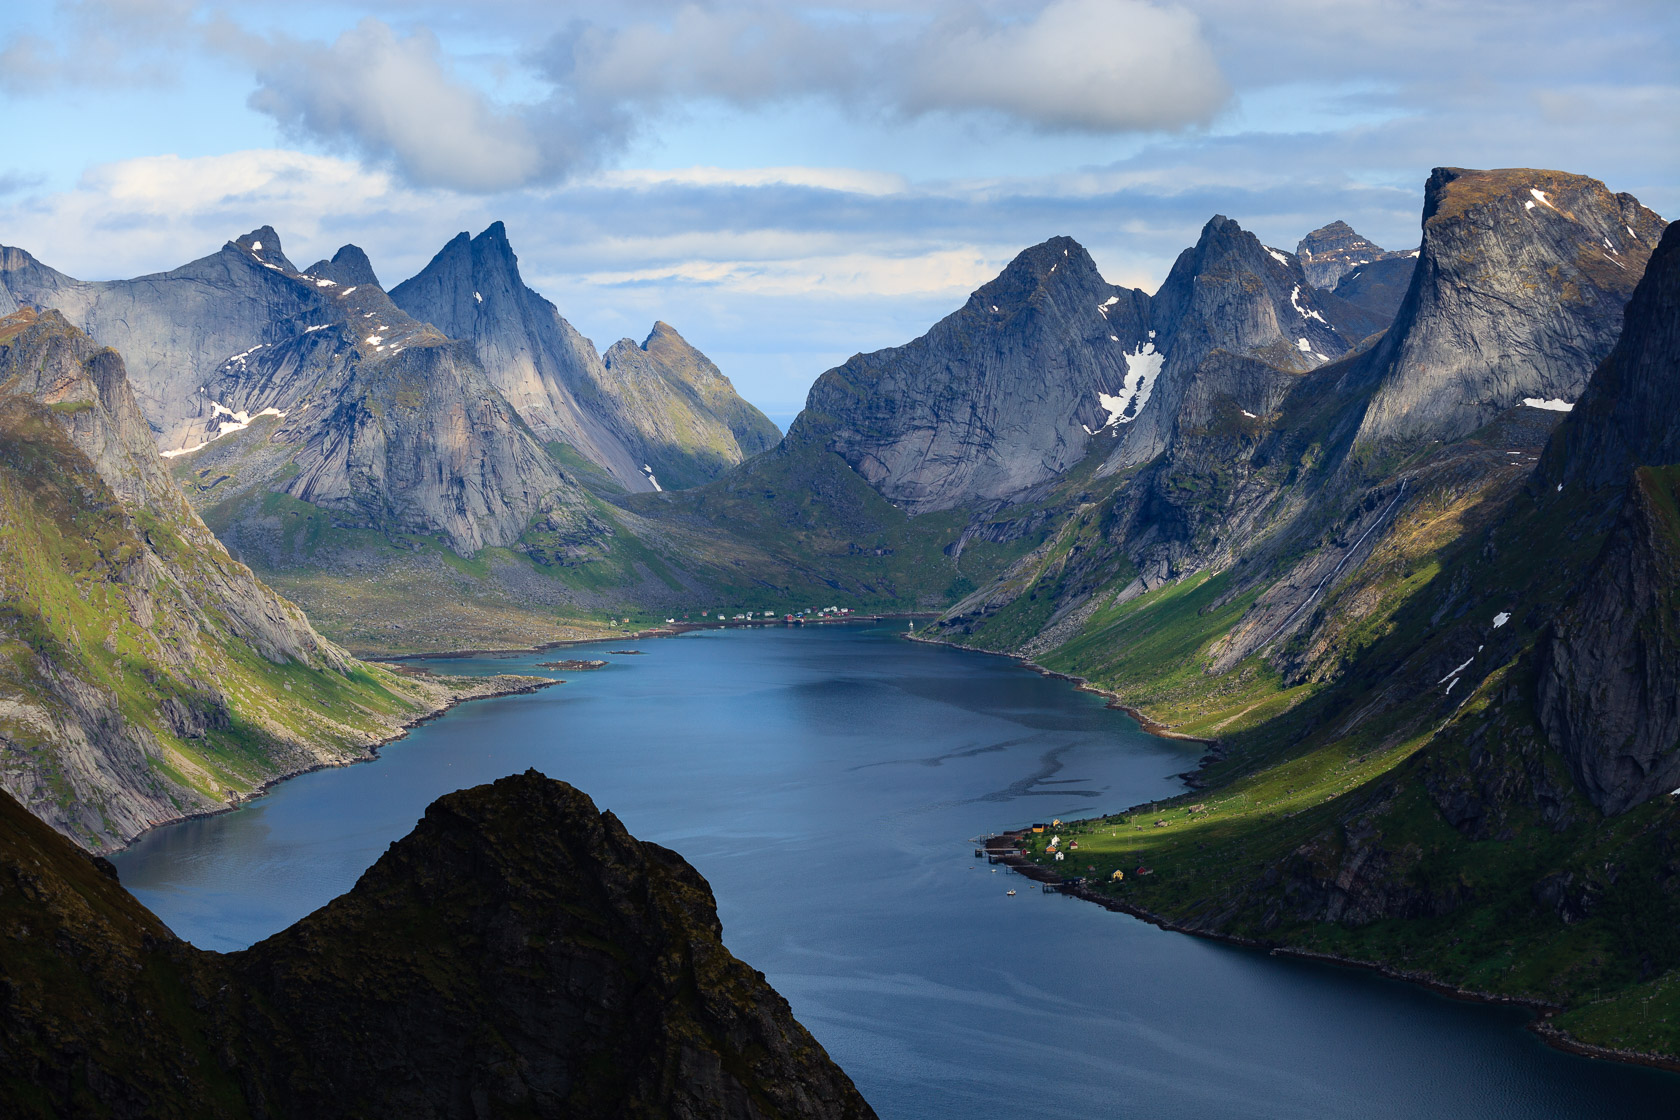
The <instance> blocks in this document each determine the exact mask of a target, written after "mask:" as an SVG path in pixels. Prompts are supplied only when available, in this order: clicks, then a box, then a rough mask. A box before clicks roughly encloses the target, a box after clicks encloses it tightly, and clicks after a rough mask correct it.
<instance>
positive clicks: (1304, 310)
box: [1289, 284, 1330, 327]
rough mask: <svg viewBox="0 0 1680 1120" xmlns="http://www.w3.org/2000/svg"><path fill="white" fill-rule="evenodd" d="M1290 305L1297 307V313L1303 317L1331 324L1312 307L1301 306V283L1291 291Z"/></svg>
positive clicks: (1326, 324) (1327, 324)
mask: <svg viewBox="0 0 1680 1120" xmlns="http://www.w3.org/2000/svg"><path fill="white" fill-rule="evenodd" d="M1289 305H1290V306H1291V307H1293V308H1294V309H1295V313H1296V314H1297V315H1299V316H1301V318H1303V319H1317V320H1318V321H1319V322H1321V323H1323V324H1324V325H1325V326H1327V327H1328V326H1329V325H1330V321H1329V320H1328V319H1326V318H1325V317H1324V316H1322V315H1320V314H1319V313H1318V312H1316V311H1314V310H1313V309H1312V308H1310V307H1302V306H1301V285H1299V284H1297V285H1295V290H1294V291H1292V292H1290V293H1289Z"/></svg>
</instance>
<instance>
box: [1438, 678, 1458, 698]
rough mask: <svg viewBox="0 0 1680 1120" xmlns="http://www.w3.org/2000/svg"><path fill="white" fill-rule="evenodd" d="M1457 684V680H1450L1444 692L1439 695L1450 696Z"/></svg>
mask: <svg viewBox="0 0 1680 1120" xmlns="http://www.w3.org/2000/svg"><path fill="white" fill-rule="evenodd" d="M1457 683H1458V678H1457V677H1454V678H1453V679H1452V680H1450V681H1448V682H1447V688H1446V691H1445V692H1443V693H1441V695H1442V696H1451V695H1452V690H1453V686H1454V685H1456V684H1457Z"/></svg>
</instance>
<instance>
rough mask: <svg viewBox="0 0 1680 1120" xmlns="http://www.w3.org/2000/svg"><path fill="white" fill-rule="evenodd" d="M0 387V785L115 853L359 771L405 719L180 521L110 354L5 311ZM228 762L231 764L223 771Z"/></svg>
mask: <svg viewBox="0 0 1680 1120" xmlns="http://www.w3.org/2000/svg"><path fill="white" fill-rule="evenodd" d="M0 385H3V386H4V388H3V389H0V646H3V647H4V648H7V649H8V650H9V653H8V656H7V657H6V659H5V664H4V666H3V667H0V785H3V786H4V787H5V788H6V789H7V790H9V791H11V792H12V793H13V794H14V795H15V796H17V797H18V798H19V799H20V800H22V801H23V802H24V803H25V804H26V805H28V806H29V807H30V809H31V810H32V811H34V812H35V813H36V814H37V815H39V816H40V817H41V818H42V819H43V820H46V821H48V822H49V823H51V824H52V825H54V826H55V827H57V828H59V829H61V830H62V831H64V832H65V833H66V834H68V835H70V836H72V837H74V838H75V839H77V840H78V841H79V842H81V843H83V844H86V845H90V846H95V847H100V846H109V845H111V844H113V843H120V842H123V841H126V840H127V839H129V838H131V837H133V836H134V835H135V834H137V833H138V832H140V831H142V830H144V829H145V828H146V827H147V826H148V825H149V824H151V823H154V822H156V821H161V820H168V819H174V818H176V817H178V816H180V815H181V814H182V813H183V812H192V811H202V810H204V809H209V808H215V807H219V806H221V805H222V804H224V803H225V798H226V795H227V794H228V792H229V791H230V790H232V791H235V792H247V791H249V790H250V789H251V788H253V786H254V785H256V784H259V783H260V782H261V781H262V780H263V779H264V778H266V777H269V776H272V775H274V774H277V773H286V772H291V771H295V770H298V769H302V768H306V767H308V766H311V765H319V764H321V763H323V762H329V761H341V760H344V759H346V758H349V757H355V756H357V755H359V754H361V753H362V751H363V750H364V749H365V746H366V744H367V743H369V742H371V741H375V740H377V739H379V738H383V737H385V736H387V735H389V734H391V733H392V732H393V731H394V730H395V723H396V722H398V721H400V719H401V718H404V716H403V715H402V714H399V713H409V712H412V711H413V710H414V707H413V706H412V704H411V703H410V702H409V701H408V700H406V699H404V698H401V697H398V696H396V695H394V694H392V693H391V692H390V691H389V690H388V689H387V688H386V686H385V685H383V684H381V683H379V682H378V680H376V679H373V678H368V679H364V680H362V681H361V682H360V683H354V682H352V681H351V679H350V676H349V674H350V673H351V671H352V668H353V664H354V663H353V662H352V661H351V660H350V658H349V657H348V656H347V655H346V654H345V653H344V652H343V651H342V650H340V649H339V648H338V647H337V646H334V645H333V644H332V643H330V642H327V641H326V640H324V639H323V638H321V637H320V636H319V635H317V634H316V633H315V631H314V630H313V629H312V628H311V627H310V625H309V622H308V620H307V619H305V618H304V616H303V613H302V612H301V611H299V610H298V609H297V608H296V607H295V606H293V605H292V604H291V603H289V602H287V601H286V600H284V599H282V598H280V597H279V596H278V595H276V594H275V593H274V592H273V591H271V590H270V589H269V588H268V587H266V586H265V585H263V584H262V583H261V582H259V581H258V580H257V579H256V577H255V576H253V575H252V574H251V572H250V570H249V569H248V568H246V567H245V565H243V564H241V563H238V562H237V561H235V560H233V559H232V558H231V557H230V556H229V555H228V553H227V551H226V549H224V548H223V547H222V545H221V544H220V543H219V542H218V541H217V540H216V538H215V537H214V536H213V535H212V534H211V533H210V531H209V530H208V529H207V528H206V527H205V526H204V523H203V522H202V521H200V520H199V518H198V517H197V515H196V514H194V513H193V512H192V510H191V509H190V508H189V507H188V505H187V503H186V500H185V498H184V497H183V496H182V494H181V492H180V491H179V490H178V489H177V488H176V487H175V485H174V482H173V481H172V479H171V478H170V476H169V474H168V472H167V471H166V470H165V469H164V466H163V463H162V461H161V460H160V459H159V458H158V455H157V452H156V449H155V447H154V445H153V443H152V440H151V433H150V430H149V428H148V427H147V425H146V422H145V420H144V419H143V418H142V416H141V414H140V409H139V407H138V405H137V404H136V403H135V400H134V397H133V394H132V393H131V391H130V389H129V386H128V382H127V379H126V377H125V375H124V370H123V364H122V359H121V358H120V357H118V356H117V354H116V353H115V352H114V351H112V350H110V349H107V348H101V347H99V346H96V345H95V344H94V343H93V342H92V341H91V340H89V339H88V338H87V337H86V336H85V335H83V334H82V333H81V332H79V331H77V330H75V329H74V328H72V327H71V326H70V325H69V324H68V323H67V322H65V320H64V319H63V317H62V316H60V315H59V314H58V313H57V312H47V313H46V314H44V315H39V316H37V315H36V314H35V312H33V311H32V310H28V309H26V310H23V311H19V312H17V313H16V314H14V315H13V316H11V317H9V318H7V319H5V320H0ZM294 689H296V691H295V692H294V691H293V690H294ZM335 698H336V699H337V700H341V701H344V702H346V704H347V705H353V704H355V703H356V702H368V701H373V702H379V703H384V704H386V705H387V706H388V707H387V711H386V714H385V715H384V716H382V717H377V718H376V717H374V716H373V715H372V713H371V712H369V711H364V710H362V709H360V708H354V709H351V708H349V707H346V708H340V707H338V706H336V705H335V703H334V699H335ZM236 745H237V746H236ZM230 749H237V750H243V751H245V752H247V753H246V754H245V755H243V756H240V757H241V759H242V760H241V761H237V762H236V763H235V764H234V765H232V766H229V765H228V758H229V757H232V756H230V755H228V754H226V753H225V752H228V751H229V750H230Z"/></svg>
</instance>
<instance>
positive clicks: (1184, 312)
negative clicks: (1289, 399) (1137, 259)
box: [1109, 215, 1357, 468]
mask: <svg viewBox="0 0 1680 1120" xmlns="http://www.w3.org/2000/svg"><path fill="white" fill-rule="evenodd" d="M1149 316H1150V318H1149V322H1150V326H1151V327H1153V328H1154V329H1155V334H1154V335H1153V336H1152V338H1153V340H1154V346H1155V349H1156V350H1157V351H1158V352H1160V353H1162V354H1164V355H1165V357H1164V360H1163V361H1162V364H1161V372H1160V379H1159V385H1158V387H1157V389H1156V392H1155V394H1154V397H1153V398H1152V401H1151V407H1149V408H1147V409H1144V410H1143V411H1142V412H1141V413H1140V414H1139V417H1138V421H1137V423H1135V424H1132V425H1131V426H1130V427H1129V428H1127V429H1126V430H1125V431H1124V432H1123V433H1121V436H1120V442H1119V445H1118V446H1117V447H1116V449H1115V451H1114V452H1113V454H1112V455H1111V456H1110V459H1109V466H1110V468H1113V467H1118V466H1132V465H1136V464H1138V463H1145V462H1148V461H1149V460H1150V459H1153V458H1154V457H1155V456H1157V455H1159V454H1160V453H1161V452H1162V451H1164V450H1166V449H1167V447H1168V446H1169V444H1170V440H1171V436H1172V431H1173V426H1174V424H1175V423H1176V420H1177V417H1178V415H1179V410H1180V406H1181V404H1182V401H1183V399H1184V396H1185V394H1186V393H1189V392H1191V391H1192V390H1193V386H1194V383H1195V380H1196V377H1197V370H1198V369H1199V367H1200V366H1201V364H1202V362H1203V361H1204V360H1205V359H1206V358H1207V357H1208V356H1209V355H1210V354H1213V353H1214V352H1216V351H1224V352H1225V353H1227V354H1231V355H1234V356H1236V357H1241V358H1253V359H1257V360H1259V361H1261V362H1264V363H1266V364H1267V365H1269V366H1272V367H1273V368H1275V369H1279V370H1283V371H1285V372H1291V373H1305V372H1306V371H1308V370H1311V369H1316V368H1317V367H1319V366H1321V365H1323V364H1324V363H1326V362H1328V361H1331V360H1333V359H1335V358H1338V357H1340V356H1342V355H1343V354H1345V353H1347V352H1348V350H1349V349H1350V348H1351V346H1352V343H1351V342H1350V341H1349V340H1348V339H1346V338H1344V337H1343V336H1342V334H1341V333H1340V332H1339V331H1338V330H1337V329H1336V327H1335V324H1334V321H1333V320H1332V319H1331V318H1330V315H1329V313H1328V310H1327V306H1326V304H1325V300H1324V298H1323V296H1322V295H1321V294H1320V293H1319V292H1317V291H1316V290H1314V289H1313V287H1312V285H1311V284H1310V283H1309V282H1308V281H1307V278H1306V275H1305V273H1304V272H1303V271H1302V269H1301V264H1300V262H1299V261H1298V260H1296V259H1295V258H1294V257H1292V256H1290V255H1289V254H1287V253H1284V252H1281V251H1280V250H1277V249H1272V248H1269V247H1267V246H1265V245H1262V244H1261V243H1260V240H1259V239H1258V238H1257V237H1255V236H1254V235H1253V234H1252V233H1249V232H1248V231H1247V230H1245V229H1243V228H1242V227H1241V226H1240V225H1238V224H1237V223H1236V222H1233V221H1232V220H1231V219H1229V218H1226V217H1223V216H1219V215H1216V216H1215V217H1214V218H1213V219H1212V220H1210V221H1209V222H1208V223H1207V225H1206V226H1204V227H1203V228H1202V234H1201V237H1200V238H1199V239H1198V240H1197V242H1196V244H1195V246H1194V247H1192V248H1190V249H1186V250H1185V251H1184V252H1183V253H1181V254H1179V257H1178V260H1177V261H1175V262H1174V263H1173V267H1172V271H1171V272H1169V273H1168V274H1167V279H1166V281H1165V282H1164V283H1163V284H1162V285H1161V288H1160V290H1159V291H1157V292H1156V293H1155V296H1154V298H1153V299H1152V300H1151V301H1150V305H1149ZM1353 341H1357V339H1354V340H1353Z"/></svg>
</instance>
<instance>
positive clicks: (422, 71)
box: [250, 19, 558, 191]
mask: <svg viewBox="0 0 1680 1120" xmlns="http://www.w3.org/2000/svg"><path fill="white" fill-rule="evenodd" d="M250 53H251V55H252V61H253V63H254V65H255V67H256V78H257V83H258V88H257V90H256V92H255V93H253V94H252V95H251V98H250V105H251V107H252V108H254V109H256V110H258V111H260V112H263V113H267V114H268V115H269V116H272V117H273V118H274V119H275V120H276V121H278V122H279V123H280V125H281V127H282V128H283V129H285V130H286V131H287V132H288V133H289V134H291V135H294V136H300V137H312V138H314V139H316V140H319V141H323V142H325V143H326V144H328V145H329V146H332V147H335V148H339V149H341V150H352V151H356V152H358V153H360V154H361V155H363V156H365V157H367V158H368V159H369V160H372V161H374V162H380V163H389V164H391V165H392V166H394V167H396V168H397V169H398V170H399V171H400V172H401V173H402V174H403V175H404V176H405V177H406V178H408V179H409V180H411V181H413V182H416V183H422V184H428V185H437V186H445V187H453V188H456V189H461V190H469V191H479V190H496V189H500V188H504V187H508V186H515V185H519V184H522V183H528V182H531V181H533V180H536V179H540V178H546V177H552V176H553V174H554V173H555V171H556V167H555V164H556V163H557V162H558V161H557V160H556V158H555V152H554V146H553V143H552V140H553V138H552V136H547V137H542V138H539V135H538V133H537V131H536V130H535V129H534V128H533V125H532V122H531V121H530V120H529V119H527V117H526V116H525V115H524V114H521V113H518V112H510V111H507V110H501V109H498V108H497V107H495V106H493V105H492V104H490V102H489V100H488V99H487V98H486V97H485V96H484V95H483V93H482V92H480V91H479V90H477V89H475V88H473V87H472V86H470V85H468V84H467V83H466V82H464V81H462V80H461V79H460V78H458V77H457V76H456V75H455V74H453V73H451V71H450V69H449V67H448V65H447V63H446V62H445V60H444V58H443V55H442V50H441V48H440V47H439V44H438V41H437V38H436V36H434V35H432V34H431V33H430V32H428V31H425V30H420V31H415V32H413V33H411V34H409V35H398V34H397V33H396V32H394V31H393V30H392V29H391V28H390V27H388V26H387V25H385V24H383V23H381V22H379V21H377V20H372V19H368V20H363V21H362V22H361V23H359V24H358V25H357V26H356V27H355V28H353V29H352V30H350V31H347V32H345V33H344V34H343V35H341V36H339V37H338V39H337V40H336V41H334V42H333V43H331V44H323V43H304V42H299V41H296V40H291V39H280V40H277V41H273V42H269V43H265V44H263V45H262V47H261V49H258V50H252V51H251V52H250ZM545 139H546V140H548V141H549V142H548V143H544V140H545Z"/></svg>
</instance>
